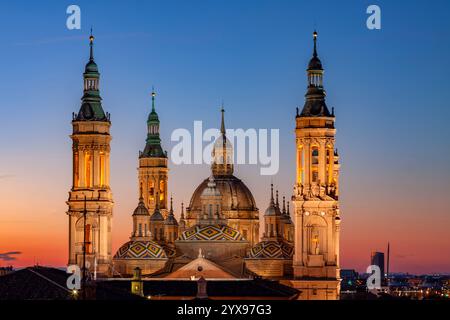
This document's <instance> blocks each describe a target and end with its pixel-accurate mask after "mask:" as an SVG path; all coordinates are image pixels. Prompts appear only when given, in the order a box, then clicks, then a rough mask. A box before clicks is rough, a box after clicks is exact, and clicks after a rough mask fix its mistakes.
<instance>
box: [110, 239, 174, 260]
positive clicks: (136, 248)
mask: <svg viewBox="0 0 450 320" xmlns="http://www.w3.org/2000/svg"><path fill="white" fill-rule="evenodd" d="M166 258H167V255H166V252H165V251H164V249H163V248H162V247H161V246H160V245H159V244H157V243H156V242H153V241H143V240H136V241H128V242H127V243H125V244H124V245H122V246H121V247H120V248H119V250H117V252H116V254H115V255H114V259H115V260H116V259H166Z"/></svg>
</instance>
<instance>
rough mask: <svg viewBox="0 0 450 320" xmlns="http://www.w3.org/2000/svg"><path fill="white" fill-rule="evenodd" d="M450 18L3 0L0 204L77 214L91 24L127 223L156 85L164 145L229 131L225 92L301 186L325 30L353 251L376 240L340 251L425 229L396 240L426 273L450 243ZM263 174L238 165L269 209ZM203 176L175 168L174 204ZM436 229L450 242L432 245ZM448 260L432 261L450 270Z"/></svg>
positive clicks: (422, 5)
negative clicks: (298, 169) (312, 65)
mask: <svg viewBox="0 0 450 320" xmlns="http://www.w3.org/2000/svg"><path fill="white" fill-rule="evenodd" d="M70 4H77V5H79V6H80V7H81V16H82V29H81V30H68V29H66V18H67V14H66V8H67V6H68V5H70ZM370 4H378V5H379V6H380V7H381V10H382V29H381V30H376V31H371V30H368V29H367V28H366V19H367V14H366V8H367V6H368V5H370ZM449 13H450V2H448V1H432V2H429V1H262V0H260V1H249V0H247V1H242V0H241V1H120V2H115V1H76V2H71V1H70V2H69V1H36V2H33V3H30V2H29V1H14V2H2V3H1V4H0V28H1V30H2V41H1V43H0V50H1V59H0V68H1V73H2V77H1V80H0V96H1V103H0V111H1V116H0V133H1V134H0V150H1V151H0V152H1V157H0V176H2V177H4V176H6V177H9V178H2V179H1V180H0V191H2V192H4V193H3V196H5V198H4V199H2V200H1V201H0V202H2V201H4V202H3V203H4V204H5V203H6V205H5V208H9V210H11V208H15V209H13V210H12V213H13V214H17V215H18V214H21V212H27V214H31V213H30V210H31V211H33V210H38V212H40V211H52V212H56V213H55V214H54V215H53V216H51V217H54V218H55V219H58V221H61V225H65V223H66V220H65V215H64V214H63V212H64V210H65V204H64V200H65V197H66V195H67V191H68V190H69V187H70V183H71V181H70V176H71V173H70V170H71V162H70V161H71V147H70V145H71V142H70V139H69V138H68V135H69V134H70V132H71V126H70V120H71V113H72V112H74V111H78V108H79V101H80V97H81V95H82V78H81V75H82V72H83V68H84V64H85V63H86V61H87V58H88V40H87V37H88V34H89V29H90V27H91V25H92V26H93V27H94V35H95V37H96V40H95V58H96V61H97V63H98V65H99V68H100V72H101V77H102V78H101V84H100V85H101V94H102V97H103V105H104V108H105V110H106V111H108V112H110V113H111V114H112V123H113V127H112V135H113V139H114V140H113V144H112V148H113V149H112V150H113V151H112V152H113V153H112V160H111V161H112V164H111V165H112V167H111V168H112V177H111V178H112V188H113V192H114V197H115V200H116V209H115V210H116V211H115V214H116V218H115V219H116V221H119V222H118V224H119V223H122V222H123V223H126V224H127V225H129V224H131V219H130V218H129V214H131V210H132V209H133V207H134V206H135V204H136V199H135V196H136V194H137V187H136V186H137V182H136V166H137V154H138V150H140V149H142V148H143V146H144V140H145V133H146V128H145V119H146V115H147V113H148V111H149V108H150V96H149V93H150V90H151V86H152V85H155V87H156V90H157V93H158V96H157V110H158V113H159V115H160V119H161V121H162V129H161V130H162V139H163V143H164V147H165V148H166V149H168V150H170V146H171V143H170V141H169V138H170V134H171V132H172V130H173V129H175V128H188V129H191V128H192V125H193V121H194V120H204V121H205V126H206V127H212V126H216V127H217V126H218V125H219V112H218V110H219V105H220V103H221V101H222V100H224V102H225V108H226V117H227V118H226V123H227V126H229V127H233V128H280V134H281V143H282V144H281V166H282V168H281V170H280V173H279V175H278V176H276V177H273V180H274V183H275V184H276V185H278V187H279V188H280V191H281V192H282V194H285V195H287V196H289V195H290V194H291V190H292V185H293V182H294V172H295V167H294V162H295V156H294V135H293V128H294V113H295V107H296V106H300V107H301V106H302V105H303V100H304V93H305V87H306V81H305V79H306V76H305V68H306V64H307V62H308V60H309V59H310V57H311V53H312V37H311V33H312V31H313V30H314V29H315V28H316V29H317V31H318V32H319V39H318V51H319V56H320V58H321V59H322V62H323V64H324V68H325V79H324V80H325V88H326V90H327V93H328V96H327V101H328V105H329V106H330V107H331V106H333V107H335V112H336V115H337V128H338V135H337V145H338V148H339V151H340V155H341V162H342V175H341V185H342V198H341V200H342V202H341V205H342V209H343V216H344V221H346V223H347V224H346V225H345V224H344V225H343V230H344V231H345V232H344V233H343V243H344V249H345V248H347V251H346V252H350V251H351V250H350V248H349V247H350V246H351V244H352V243H353V242H361V239H362V238H364V237H366V236H367V237H368V236H372V237H373V239H374V240H373V241H372V240H370V241H369V240H365V241H366V242H364V243H365V245H360V247H359V248H357V249H354V250H353V251H352V252H354V254H355V255H358V254H359V255H360V256H358V257H353V256H350V255H349V254H347V255H346V254H345V253H343V257H344V258H346V259H347V260H346V261H344V263H345V262H347V263H348V264H350V262H351V263H353V264H358V263H359V265H363V264H364V263H365V262H366V260H368V259H369V250H370V249H379V250H382V249H384V244H385V242H386V241H387V240H388V239H391V240H392V239H393V238H395V237H397V236H398V235H399V234H409V233H411V232H415V233H416V234H421V235H422V237H423V238H419V239H418V240H417V244H416V245H415V246H416V247H417V248H416V249H414V250H413V249H411V251H412V252H405V250H406V251H408V248H409V247H411V245H410V244H409V243H408V242H407V240H408V237H407V236H404V237H403V238H402V237H400V236H398V240H397V243H395V241H394V243H395V244H396V245H397V247H398V248H399V250H400V248H402V249H401V250H403V251H402V252H401V254H403V255H404V256H408V255H409V256H413V257H414V259H413V260H408V262H407V263H406V262H405V264H400V263H399V266H400V265H401V266H404V267H403V268H408V266H409V268H411V270H412V269H414V268H416V269H417V270H418V269H420V261H422V260H423V259H428V256H427V255H426V252H429V250H430V249H431V250H432V251H433V250H435V251H436V252H435V251H433V252H434V253H435V254H436V256H438V255H439V252H442V251H446V252H448V251H449V250H450V240H449V237H448V234H447V233H446V230H447V231H448V226H449V225H450V220H449V218H448V213H449V211H450V201H449V197H448V191H449V190H450V169H449V163H450V160H449V159H450V146H449V139H450V133H449V132H450V131H449V129H448V121H449V119H450V106H449V101H450V90H449V84H450V81H449V71H450V59H449V57H450V41H449V39H450V19H449ZM30 160H31V162H30ZM257 173H258V170H257V168H248V170H239V169H238V175H239V177H241V178H243V179H244V181H245V182H246V183H247V184H248V185H249V187H250V188H251V189H252V190H253V192H254V194H255V197H256V200H257V203H258V206H259V207H260V209H261V210H264V209H265V206H266V205H267V201H268V199H267V198H268V195H267V193H268V188H269V187H268V184H269V183H270V180H271V178H270V177H260V176H258V175H257ZM207 175H208V168H207V167H205V166H203V167H198V168H196V169H195V170H188V169H186V168H179V167H173V166H172V168H171V178H170V179H171V180H170V182H169V187H170V189H171V192H173V194H174V197H175V203H176V205H177V207H178V205H179V203H180V202H181V200H184V201H185V202H187V201H188V200H189V197H190V194H191V193H192V191H193V190H194V188H195V186H196V185H197V184H198V183H199V182H200V181H201V179H202V178H203V177H204V176H207ZM25 193H27V194H30V193H31V194H33V195H34V196H35V198H36V202H35V203H33V204H30V206H32V209H29V207H27V206H26V205H21V206H17V198H19V197H20V195H21V194H25ZM0 196H2V195H0ZM3 196H2V197H3ZM6 199H9V200H6ZM31 202H33V201H31ZM0 205H1V204H0ZM42 207H45V208H46V209H42ZM49 207H50V208H51V209H47V208H49ZM37 208H41V209H37ZM36 214H38V213H36ZM56 217H57V218H56ZM0 219H1V218H0ZM371 224H373V227H371ZM410 224H411V229H409V228H410V227H409V226H410ZM58 226H59V225H58ZM64 231H65V230H64ZM123 234H128V231H127V232H125V233H123ZM115 237H116V235H115ZM117 237H118V239H117V240H115V241H118V242H123V241H122V240H123V237H122V238H121V237H120V236H117ZM438 238H439V239H442V238H444V240H443V242H442V241H440V242H439V243H438V242H431V243H429V242H426V241H427V240H426V239H428V240H429V239H438ZM115 239H116V238H115ZM429 241H431V240H429ZM345 246H347V247H345ZM413 246H414V245H413ZM394 248H395V246H394ZM358 250H359V251H358ZM434 253H433V256H435V254H434ZM399 254H400V253H399ZM399 259H400V258H399ZM357 260H358V261H357ZM438 260H439V259H438ZM361 261H362V262H361ZM439 261H441V260H439ZM363 262H364V263H363ZM442 263H443V264H442V265H439V266H438V267H436V269H438V270H442V269H445V268H450V261H445V262H442ZM434 265H436V263H435V264H434ZM399 268H400V267H399ZM431 269H432V268H431V267H430V270H431ZM427 270H428V269H427Z"/></svg>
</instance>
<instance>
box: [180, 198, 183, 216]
mask: <svg viewBox="0 0 450 320" xmlns="http://www.w3.org/2000/svg"><path fill="white" fill-rule="evenodd" d="M180 219H182V220H184V202H181V216H180Z"/></svg>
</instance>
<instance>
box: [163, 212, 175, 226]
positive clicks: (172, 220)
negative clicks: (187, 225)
mask: <svg viewBox="0 0 450 320" xmlns="http://www.w3.org/2000/svg"><path fill="white" fill-rule="evenodd" d="M164 224H165V225H168V226H177V225H178V221H177V219H176V218H175V216H174V215H173V213H172V214H169V215H168V216H167V218H166V220H164Z"/></svg>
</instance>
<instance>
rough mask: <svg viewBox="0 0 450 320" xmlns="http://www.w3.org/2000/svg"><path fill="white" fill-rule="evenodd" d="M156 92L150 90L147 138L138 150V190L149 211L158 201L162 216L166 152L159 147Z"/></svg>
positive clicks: (164, 196)
mask: <svg viewBox="0 0 450 320" xmlns="http://www.w3.org/2000/svg"><path fill="white" fill-rule="evenodd" d="M155 96H156V93H155V91H154V90H152V111H151V112H150V114H149V115H148V119H147V140H146V144H145V148H144V151H140V152H139V169H138V171H139V174H138V175H139V177H138V180H139V190H140V189H141V188H142V190H143V197H144V203H145V205H146V206H147V209H148V210H149V211H150V212H153V211H155V208H156V204H157V202H158V204H159V209H160V212H161V214H162V215H163V217H164V218H167V216H168V206H167V182H168V172H169V169H168V168H167V152H165V151H163V149H162V147H161V138H160V137H159V118H158V114H157V113H156V110H155Z"/></svg>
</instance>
